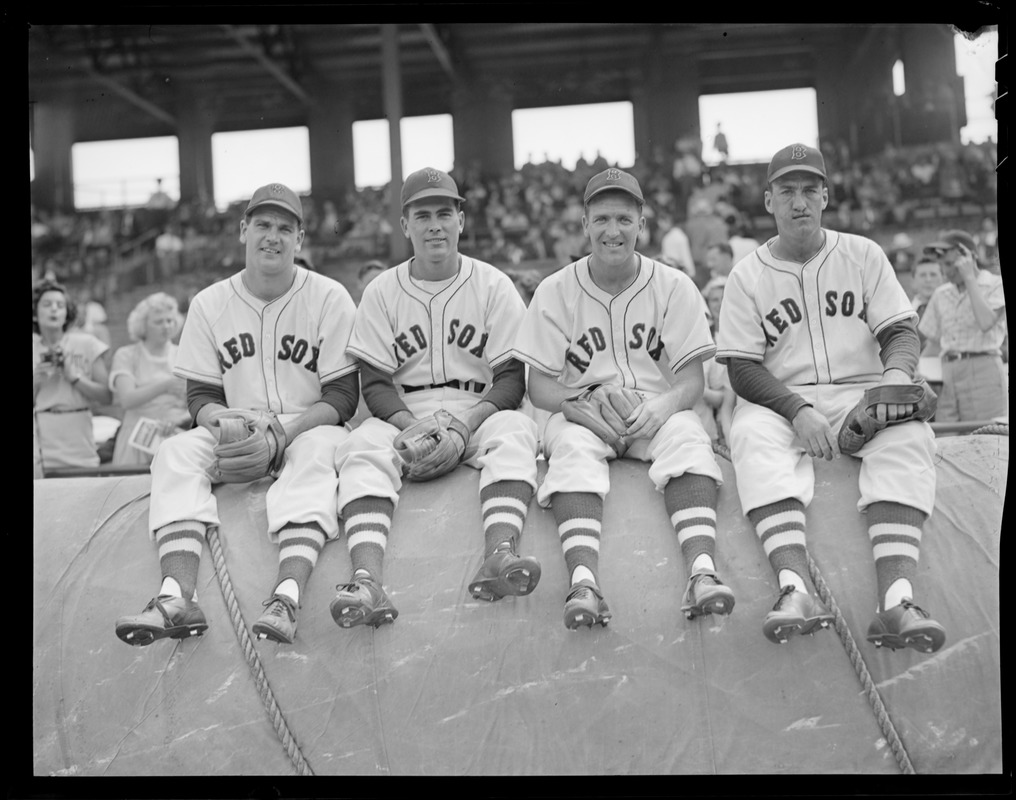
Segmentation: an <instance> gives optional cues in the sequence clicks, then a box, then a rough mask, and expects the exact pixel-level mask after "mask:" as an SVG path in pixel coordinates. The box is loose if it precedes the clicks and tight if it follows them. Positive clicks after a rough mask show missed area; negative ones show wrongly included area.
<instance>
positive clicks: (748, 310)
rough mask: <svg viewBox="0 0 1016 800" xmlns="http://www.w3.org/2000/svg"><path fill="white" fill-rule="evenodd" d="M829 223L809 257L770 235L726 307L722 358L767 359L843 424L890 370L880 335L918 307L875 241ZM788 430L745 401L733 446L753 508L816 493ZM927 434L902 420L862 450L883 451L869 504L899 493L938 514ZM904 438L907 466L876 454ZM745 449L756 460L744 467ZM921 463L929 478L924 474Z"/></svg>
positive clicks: (868, 485)
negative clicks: (781, 246)
mask: <svg viewBox="0 0 1016 800" xmlns="http://www.w3.org/2000/svg"><path fill="white" fill-rule="evenodd" d="M823 230H824V233H825V245H824V246H823V247H822V249H821V250H819V252H818V253H816V254H815V255H814V256H813V257H812V258H811V259H809V260H808V261H807V262H806V263H804V264H798V263H796V262H793V261H787V260H784V259H780V258H777V257H776V256H774V255H773V254H772V251H771V249H770V246H769V245H771V243H772V241H770V242H769V243H767V244H766V245H763V246H762V247H760V248H758V249H756V250H755V251H754V252H753V253H751V254H750V255H748V256H746V257H745V258H744V259H742V260H741V261H740V262H738V263H737V264H736V265H735V266H734V269H733V270H732V271H731V273H730V275H729V277H728V278H727V285H726V291H725V292H724V295H723V305H722V306H721V309H720V328H719V333H718V335H717V351H716V359H717V361H719V362H720V363H726V361H727V359H729V358H744V359H748V360H751V361H758V362H761V363H762V365H763V366H764V367H766V369H768V370H769V371H770V372H771V373H772V374H773V375H774V376H775V377H776V378H777V379H778V380H780V381H781V382H782V383H784V384H786V385H787V386H788V387H789V388H790V389H791V390H792V391H794V392H796V393H798V394H800V395H801V396H802V397H804V398H805V400H807V401H808V402H809V403H812V404H813V406H814V408H815V409H816V410H817V411H819V412H820V413H822V414H823V415H824V416H825V417H826V418H827V419H828V420H829V423H830V426H831V427H832V429H833V430H834V431H835V430H839V427H840V425H841V423H842V421H843V419H844V418H845V417H846V415H847V413H848V412H849V411H850V410H851V409H852V408H853V407H854V406H855V405H856V404H857V402H858V401H859V400H860V397H861V394H862V392H863V391H864V390H865V389H867V388H870V387H871V386H872V385H874V384H875V383H877V382H878V380H880V379H881V377H882V371H883V365H882V362H881V360H880V358H879V344H878V341H877V339H876V338H875V335H876V334H877V333H878V332H879V331H881V330H882V329H883V328H885V327H887V326H889V325H891V324H893V323H895V322H899V321H903V320H907V319H911V318H913V317H915V316H916V313H915V312H914V310H913V306H912V305H911V303H910V301H909V300H908V299H907V296H906V292H905V291H904V290H903V287H902V286H900V284H899V282H898V281H897V279H896V277H895V273H894V272H893V268H892V265H891V264H890V263H889V260H888V259H887V258H886V256H885V253H884V252H883V251H882V249H881V248H880V247H879V246H878V245H877V244H876V243H875V242H873V241H871V240H870V239H867V238H865V237H862V236H856V235H853V234H848V233H840V232H837V231H831V230H825V229H823ZM787 427H788V423H787V421H786V420H785V419H784V418H783V417H781V416H779V415H778V414H776V413H775V412H772V411H770V410H768V409H765V408H762V407H761V406H757V405H755V404H753V403H749V402H747V401H745V400H743V399H738V401H737V404H736V406H735V409H734V419H733V422H732V434H731V440H732V445H733V444H734V443H735V442H738V441H740V442H741V443H742V446H741V447H740V448H738V447H732V451H733V455H734V458H735V467H737V468H738V470H739V471H738V472H737V475H738V481H737V485H738V492H739V494H740V496H741V503H742V507H743V508H744V509H745V511H748V510H750V509H753V508H757V507H760V506H763V505H766V504H768V503H771V502H776V501H777V500H781V499H784V498H786V497H791V496H793V497H797V498H798V499H800V500H801V501H802V502H804V503H805V504H806V505H807V504H808V503H809V502H810V501H811V498H812V495H813V489H814V486H813V483H814V476H813V475H812V474H811V462H810V459H809V458H807V456H805V457H804V458H803V460H801V462H800V463H797V462H798V459H799V458H800V453H799V452H798V451H796V450H794V449H792V448H791V447H790V439H791V438H792V435H793V431H792V430H790V431H789V432H786V431H785V432H784V433H783V434H780V436H779V438H780V439H781V440H782V438H787V440H788V441H787V442H786V447H784V446H782V445H781V446H780V447H776V446H774V445H773V444H772V442H771V441H770V439H771V437H775V436H777V433H776V431H777V430H784V429H786V428H787ZM929 436H930V433H929V429H928V428H927V426H925V425H924V424H923V423H908V424H904V425H897V426H893V427H891V428H887V429H886V430H884V431H883V432H882V433H880V434H879V436H878V437H876V439H874V440H872V441H871V442H869V443H868V444H866V445H865V447H864V448H862V449H861V451H859V453H858V455H860V456H867V455H869V454H872V455H873V458H870V459H869V458H865V463H866V468H864V469H862V475H861V480H860V486H861V493H862V497H861V504H860V507H861V508H862V509H863V508H865V507H867V505H868V504H869V503H871V502H874V501H876V500H891V501H893V502H900V503H904V504H906V505H910V506H912V507H914V508H918V509H921V510H922V511H925V513H930V512H931V508H932V506H933V505H934V497H935V483H934V468H933V467H932V465H931V462H930V459H931V452H933V445H932V446H931V450H929V445H928V440H929ZM894 440H898V441H899V442H900V443H903V444H904V445H905V446H906V447H907V449H908V453H909V455H906V456H905V457H904V458H903V460H902V462H894V461H893V457H887V456H885V455H884V454H883V455H877V454H874V453H872V451H873V450H876V449H877V450H881V449H882V448H883V447H884V446H885V445H888V444H890V442H891V441H894ZM876 442H877V444H876ZM739 453H744V454H745V456H747V455H753V456H754V457H752V458H746V459H745V460H744V462H743V465H742V464H741V463H740V460H739V459H738V454H739ZM763 454H764V456H765V457H764V458H763V457H760V456H761V455H763ZM869 462H870V463H869ZM740 470H743V472H742V471H740ZM915 470H916V471H917V472H919V473H923V472H930V474H928V475H925V477H924V478H921V479H920V480H915V477H914V475H915ZM874 474H877V476H878V478H877V480H875V479H874V478H873V477H872V475H874ZM925 478H927V479H925Z"/></svg>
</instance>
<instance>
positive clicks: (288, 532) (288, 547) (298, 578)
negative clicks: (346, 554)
mask: <svg viewBox="0 0 1016 800" xmlns="http://www.w3.org/2000/svg"><path fill="white" fill-rule="evenodd" d="M325 539H326V537H325V532H324V530H323V529H322V528H321V526H320V525H318V523H316V522H293V523H290V524H288V525H284V526H283V527H282V528H281V529H280V530H279V577H278V581H277V583H276V587H275V593H276V594H284V595H286V596H287V597H289V598H290V599H292V601H293V602H294V603H296V604H297V605H299V603H300V596H301V595H302V594H303V592H304V590H305V589H306V588H307V580H308V579H309V578H310V573H311V571H312V570H313V569H314V567H315V566H316V565H317V560H318V556H319V555H321V550H322V548H323V547H324V546H325Z"/></svg>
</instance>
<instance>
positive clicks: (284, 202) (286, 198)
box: [243, 183, 303, 223]
mask: <svg viewBox="0 0 1016 800" xmlns="http://www.w3.org/2000/svg"><path fill="white" fill-rule="evenodd" d="M263 206H275V207H276V208H281V209H282V210H283V211H288V212H289V213H290V214H292V215H293V216H295V217H296V219H297V221H298V222H300V223H302V222H303V204H302V203H301V202H300V198H299V197H297V196H296V192H294V191H293V190H292V189H290V188H289V187H288V186H283V185H282V184H281V183H269V184H266V185H265V186H262V187H261V188H260V189H258V190H257V191H256V192H254V196H253V197H252V198H251V199H250V203H248V204H247V210H246V211H244V212H243V215H244V216H245V217H246V216H249V215H250V213H251V212H253V211H255V210H256V209H259V208H262V207H263Z"/></svg>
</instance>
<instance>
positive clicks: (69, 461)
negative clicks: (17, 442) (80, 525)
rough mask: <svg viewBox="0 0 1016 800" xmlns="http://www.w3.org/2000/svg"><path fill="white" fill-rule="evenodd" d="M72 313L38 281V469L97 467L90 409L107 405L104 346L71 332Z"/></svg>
mask: <svg viewBox="0 0 1016 800" xmlns="http://www.w3.org/2000/svg"><path fill="white" fill-rule="evenodd" d="M76 317H77V308H76V306H75V304H74V302H73V301H72V300H71V298H70V296H69V294H68V292H67V289H66V288H65V287H64V286H63V285H61V284H59V283H57V282H56V281H42V282H41V283H39V284H37V285H36V286H35V287H33V289H32V369H33V384H34V389H35V425H36V436H37V439H38V445H39V450H40V452H41V459H42V461H41V468H42V470H43V471H45V470H47V469H53V468H57V467H97V466H99V453H98V451H97V450H96V446H95V437H94V436H93V434H92V406H93V405H106V404H108V403H109V402H110V401H111V400H112V395H111V393H110V391H109V387H108V385H107V382H108V379H109V370H108V368H107V366H106V363H105V361H104V360H103V358H102V357H103V355H104V354H105V353H106V352H107V351H108V350H109V346H108V345H107V344H106V343H105V342H103V341H101V340H100V339H98V338H96V337H95V336H93V335H92V334H90V333H84V332H83V331H80V330H71V326H72V325H73V324H74V320H75V318H76Z"/></svg>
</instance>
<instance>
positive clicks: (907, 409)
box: [875, 369, 917, 422]
mask: <svg viewBox="0 0 1016 800" xmlns="http://www.w3.org/2000/svg"><path fill="white" fill-rule="evenodd" d="M878 383H879V386H904V385H909V384H911V383H913V381H912V380H910V377H909V376H908V375H907V373H905V372H903V371H902V370H898V369H890V370H887V371H886V372H885V374H884V375H882V380H880V381H879V382H878ZM916 410H917V405H916V404H914V403H879V404H878V405H876V406H875V419H877V420H878V421H879V422H895V421H896V420H898V419H905V418H907V417H909V416H910V415H912V414H913V413H914V411H916Z"/></svg>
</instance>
